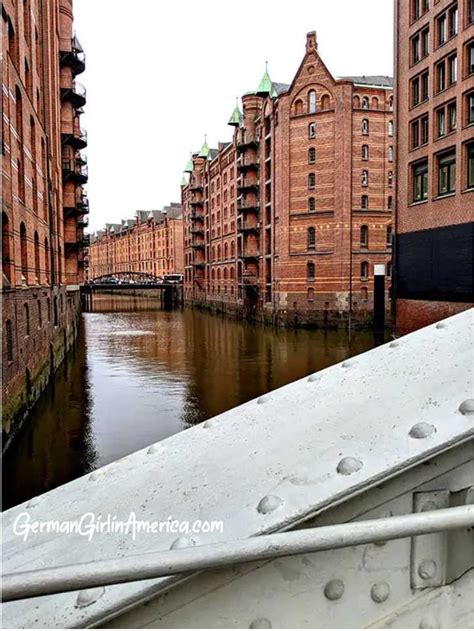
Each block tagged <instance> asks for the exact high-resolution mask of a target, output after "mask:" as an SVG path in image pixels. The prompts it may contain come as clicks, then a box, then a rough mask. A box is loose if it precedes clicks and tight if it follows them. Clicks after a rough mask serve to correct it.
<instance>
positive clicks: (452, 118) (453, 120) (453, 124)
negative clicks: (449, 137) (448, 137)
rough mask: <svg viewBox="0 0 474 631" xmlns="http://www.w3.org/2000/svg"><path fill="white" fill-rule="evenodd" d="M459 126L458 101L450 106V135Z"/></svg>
mask: <svg viewBox="0 0 474 631" xmlns="http://www.w3.org/2000/svg"><path fill="white" fill-rule="evenodd" d="M456 126H457V111H456V101H454V102H453V103H450V104H449V105H448V134H449V133H451V132H452V131H454V130H455V129H456Z"/></svg>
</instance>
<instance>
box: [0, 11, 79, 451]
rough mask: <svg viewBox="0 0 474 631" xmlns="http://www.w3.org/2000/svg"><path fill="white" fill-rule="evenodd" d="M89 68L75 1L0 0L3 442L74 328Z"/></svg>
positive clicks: (69, 340) (63, 350)
mask: <svg viewBox="0 0 474 631" xmlns="http://www.w3.org/2000/svg"><path fill="white" fill-rule="evenodd" d="M84 68H85V60H84V53H83V51H82V49H81V47H80V45H79V43H78V41H77V40H76V39H75V38H74V37H73V13H72V3H71V0H17V1H16V2H15V1H13V0H5V1H4V2H3V3H2V109H3V120H2V265H3V274H2V303H3V305H2V324H3V353H2V360H3V371H2V376H3V389H2V400H3V425H2V429H3V438H4V448H5V446H7V445H8V444H9V441H10V439H11V438H12V436H13V435H14V433H15V430H16V429H17V428H18V427H19V426H20V424H21V422H22V420H23V419H24V418H26V415H27V413H28V410H29V409H30V407H31V406H32V405H33V403H34V402H35V401H36V400H37V398H38V396H39V394H40V393H41V391H42V390H43V388H44V387H45V385H46V383H47V382H48V380H49V378H50V376H51V374H52V373H53V372H54V370H55V369H56V367H57V366H58V365H59V363H60V362H61V361H62V359H63V357H64V355H65V353H66V350H67V349H68V348H69V347H70V346H71V345H72V343H73V340H74V338H75V336H76V332H77V318H78V314H79V283H80V282H81V279H82V277H83V263H84V260H83V259H84V253H83V246H85V245H87V243H86V237H84V226H85V224H86V219H85V215H86V214H87V212H88V205H87V198H86V197H85V193H84V191H83V184H84V183H85V182H86V180H87V169H86V166H85V159H84V157H83V156H81V154H80V149H81V148H83V147H85V145H86V140H85V133H84V132H83V131H81V129H80V125H79V119H80V114H81V111H82V109H81V108H82V107H83V105H84V103H85V92H84V90H83V89H82V88H80V86H79V84H78V83H77V82H76V79H75V77H76V76H77V75H78V74H80V73H81V72H82V71H83V70H84Z"/></svg>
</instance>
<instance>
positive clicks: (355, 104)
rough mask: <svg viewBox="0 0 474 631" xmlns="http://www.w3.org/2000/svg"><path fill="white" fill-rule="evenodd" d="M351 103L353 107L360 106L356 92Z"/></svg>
mask: <svg viewBox="0 0 474 631" xmlns="http://www.w3.org/2000/svg"><path fill="white" fill-rule="evenodd" d="M352 104H353V106H354V107H355V108H357V109H358V108H359V107H360V96H357V94H356V95H355V97H354V99H353V101H352Z"/></svg>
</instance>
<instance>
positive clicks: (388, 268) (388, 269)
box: [387, 261, 392, 278]
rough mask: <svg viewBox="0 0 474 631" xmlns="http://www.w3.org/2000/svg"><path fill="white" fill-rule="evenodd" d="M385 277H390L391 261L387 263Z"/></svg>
mask: <svg viewBox="0 0 474 631" xmlns="http://www.w3.org/2000/svg"><path fill="white" fill-rule="evenodd" d="M387 278H392V261H388V263H387Z"/></svg>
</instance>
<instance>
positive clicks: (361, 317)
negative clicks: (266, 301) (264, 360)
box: [184, 298, 392, 329]
mask: <svg viewBox="0 0 474 631" xmlns="http://www.w3.org/2000/svg"><path fill="white" fill-rule="evenodd" d="M184 304H185V306H188V307H191V308H196V309H199V310H201V311H206V312H208V313H213V314H216V315H217V314H218V315H224V316H227V317H229V318H233V319H236V320H250V321H253V322H257V323H261V324H266V325H269V326H275V327H281V328H297V327H308V328H309V327H314V328H321V329H347V328H349V327H350V328H352V329H371V328H373V324H374V318H373V313H371V312H370V311H367V310H357V309H354V310H353V312H352V313H349V311H348V310H338V309H321V310H314V309H307V310H305V309H302V308H301V307H298V308H294V309H291V308H290V309H278V308H274V307H263V308H259V307H254V308H246V307H245V306H244V305H240V304H237V303H235V302H225V301H208V300H199V299H190V298H187V299H185V301H184ZM385 326H386V328H391V326H392V318H391V312H390V308H387V309H386V311H385Z"/></svg>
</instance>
